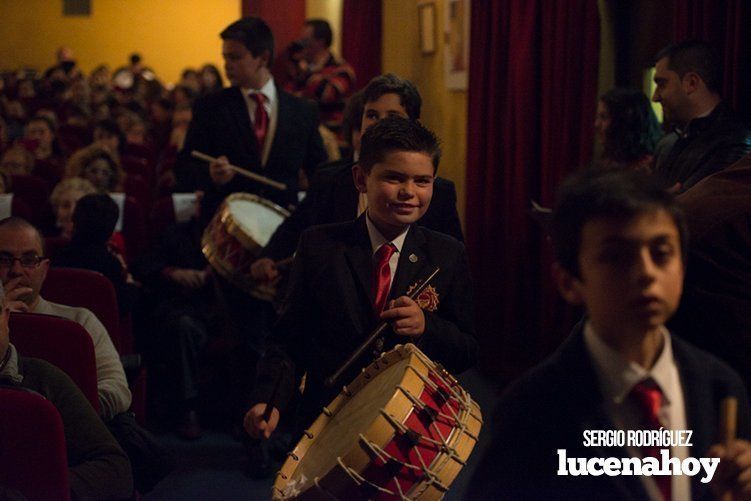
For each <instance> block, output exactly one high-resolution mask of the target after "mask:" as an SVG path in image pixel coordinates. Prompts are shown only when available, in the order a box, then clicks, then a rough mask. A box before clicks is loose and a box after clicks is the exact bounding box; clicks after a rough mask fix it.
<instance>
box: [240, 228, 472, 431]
mask: <svg viewBox="0 0 751 501" xmlns="http://www.w3.org/2000/svg"><path fill="white" fill-rule="evenodd" d="M372 255H373V251H372V247H371V243H370V237H369V235H368V231H367V227H366V223H365V216H364V215H363V216H361V217H360V218H358V219H357V220H355V221H350V222H346V223H339V224H332V225H326V226H317V227H314V228H311V229H309V230H307V231H305V232H304V233H303V235H302V238H301V240H300V246H299V248H298V251H297V255H296V257H295V261H294V265H293V269H292V276H291V283H290V292H289V294H288V296H287V300H286V301H285V306H284V310H283V312H282V315H281V318H280V320H279V322H278V323H277V325H276V326H275V329H274V334H273V336H272V339H270V340H269V342H268V343H267V350H266V353H265V355H264V358H263V359H262V361H261V363H260V364H259V373H258V381H257V382H258V388H257V389H256V392H255V394H254V398H253V401H254V402H265V401H267V399H268V398H269V395H270V393H271V389H272V387H273V385H274V382H275V381H276V377H277V375H279V374H280V372H281V373H282V374H284V377H285V379H284V380H283V381H284V382H283V384H282V386H281V388H282V390H280V400H279V402H280V403H279V407H280V408H281V409H282V410H284V408H285V407H286V404H287V402H289V400H290V399H291V397H292V395H293V391H294V388H296V385H294V383H293V379H294V378H293V375H294V371H295V370H297V372H298V373H300V374H301V373H302V371H307V378H306V383H305V393H304V395H303V401H302V409H301V425H303V426H304V425H308V424H310V420H311V419H312V418H314V417H315V416H316V415H317V414H318V413H319V412H320V411H321V407H322V406H323V405H326V404H327V403H328V402H329V401H330V399H331V398H333V397H334V396H335V395H336V394H337V393H338V392H339V390H340V389H341V386H342V385H343V384H347V383H348V382H350V381H351V380H352V379H353V378H354V376H355V375H357V374H358V373H359V371H360V369H361V368H362V367H364V366H365V365H367V364H368V363H369V362H370V361H372V360H373V354H372V353H368V354H366V355H364V356H363V357H362V359H361V360H359V361H358V362H357V363H355V364H354V365H353V367H352V368H351V369H350V370H349V371H348V372H347V373H345V374H344V376H343V377H342V378H341V380H340V381H339V383H338V384H337V385H336V386H335V387H334V388H331V389H330V388H324V385H323V382H324V380H325V379H326V378H327V377H329V376H330V375H331V374H332V373H333V372H334V371H335V370H336V369H337V368H338V367H339V366H340V365H341V364H342V363H343V362H344V360H346V358H347V357H348V356H349V355H350V353H352V352H353V351H354V350H355V348H356V347H357V346H358V345H359V344H360V343H361V342H362V341H363V340H364V339H365V338H366V337H367V335H368V334H369V333H370V332H371V331H372V329H373V328H374V327H375V325H376V324H377V320H376V319H375V316H374V314H373V306H372V305H373V298H372V291H371V275H372V267H373V264H372V263H373V259H372ZM436 266H440V268H441V271H440V272H439V273H438V275H437V276H436V277H435V279H434V280H433V281H432V282H431V285H432V286H433V287H434V288H435V290H436V292H437V294H438V300H439V304H438V309H437V310H436V311H434V312H427V311H426V312H425V333H424V334H423V336H421V337H420V338H419V339H417V340H415V339H414V338H408V337H404V336H396V335H394V334H393V333H392V332H390V331H389V334H387V335H386V338H385V340H384V341H385V342H384V351H386V350H389V349H391V348H392V347H393V346H394V345H395V344H397V343H407V342H414V343H415V344H416V345H417V346H418V347H419V348H420V349H421V350H422V351H423V352H425V354H426V355H427V356H428V357H430V358H431V359H432V360H433V361H435V362H439V363H441V364H443V366H444V367H446V369H447V370H449V371H451V372H453V373H458V372H461V371H464V370H466V369H468V368H470V367H471V366H472V365H474V363H475V360H476V358H477V341H476V340H475V336H474V326H473V321H472V295H471V284H470V280H469V268H468V264H467V257H466V253H465V251H464V246H463V245H462V244H461V243H460V242H458V241H456V240H455V239H453V238H451V237H449V236H446V235H443V234H441V233H438V232H435V231H431V230H428V229H425V228H421V227H418V226H414V225H413V226H412V227H411V228H410V230H409V232H408V233H407V236H406V239H405V242H404V246H403V248H402V251H401V253H400V255H399V264H398V267H397V270H396V276H395V277H394V285H393V287H392V288H391V295H390V298H392V299H393V298H396V297H398V296H401V295H404V294H405V292H406V290H407V289H408V288H409V287H410V286H411V285H413V284H415V283H416V282H417V281H418V280H422V279H424V278H425V277H427V276H428V275H429V274H430V273H431V272H432V271H433V270H434V269H435V267H436ZM283 362H284V363H286V364H289V365H287V366H286V370H282V367H283ZM293 364H294V365H293ZM293 367H294V369H293Z"/></svg>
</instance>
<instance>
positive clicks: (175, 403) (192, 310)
mask: <svg viewBox="0 0 751 501" xmlns="http://www.w3.org/2000/svg"><path fill="white" fill-rule="evenodd" d="M199 206H200V205H199V204H197V207H199ZM202 235H203V230H202V228H201V225H200V224H199V221H198V218H197V216H195V217H193V218H191V219H190V220H189V221H187V222H184V223H176V224H173V225H171V226H168V227H167V228H166V229H165V230H164V231H163V232H162V234H161V235H159V237H158V238H157V239H155V241H154V245H153V246H152V247H151V249H150V250H148V251H147V252H146V253H145V255H144V256H142V257H141V259H139V261H138V262H137V263H136V264H135V265H134V269H133V270H134V274H135V275H136V277H137V278H138V280H139V281H140V282H142V283H143V286H144V290H145V293H146V294H148V298H147V301H148V303H149V304H151V305H153V314H152V318H153V320H152V321H151V322H150V323H149V324H150V326H151V332H150V334H149V345H150V347H149V350H148V351H149V352H150V353H152V356H153V358H154V359H155V361H156V362H157V363H158V364H160V365H161V366H162V367H163V369H164V371H163V372H164V376H165V377H164V380H165V384H164V386H165V387H166V388H165V390H166V392H165V393H166V394H163V395H162V399H163V400H164V401H166V402H168V403H169V404H170V406H171V408H173V409H176V414H177V434H178V436H180V437H181V438H185V439H195V438H199V437H200V436H201V433H202V430H201V425H200V421H199V415H198V412H197V411H198V399H199V396H200V384H199V379H198V370H199V368H200V367H201V366H202V362H203V350H204V347H205V345H206V342H207V341H208V340H209V337H210V335H211V334H213V335H216V334H217V333H218V332H219V331H220V330H221V329H217V326H220V325H222V322H221V319H220V318H219V314H218V311H217V310H218V308H217V304H216V297H215V294H214V287H213V284H212V282H211V280H212V276H211V273H210V272H209V269H208V263H207V262H206V258H205V257H204V255H203V253H202V252H201V237H202Z"/></svg>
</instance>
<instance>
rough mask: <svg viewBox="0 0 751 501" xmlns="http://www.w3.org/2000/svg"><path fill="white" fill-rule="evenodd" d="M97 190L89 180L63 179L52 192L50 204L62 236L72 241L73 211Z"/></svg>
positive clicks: (77, 178) (78, 178)
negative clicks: (85, 197)
mask: <svg viewBox="0 0 751 501" xmlns="http://www.w3.org/2000/svg"><path fill="white" fill-rule="evenodd" d="M96 192H97V189H96V188H95V187H94V185H93V184H91V181H89V180H88V179H83V178H80V177H71V178H68V179H63V180H62V181H60V182H59V183H57V186H55V188H54V189H53V190H52V194H51V195H50V202H51V204H52V211H53V212H54V214H55V224H56V226H57V228H58V229H59V230H60V236H61V237H63V238H67V239H68V240H70V239H71V237H72V236H73V211H74V210H75V208H76V203H77V202H78V201H79V200H80V199H81V197H83V196H85V195H89V194H91V193H96Z"/></svg>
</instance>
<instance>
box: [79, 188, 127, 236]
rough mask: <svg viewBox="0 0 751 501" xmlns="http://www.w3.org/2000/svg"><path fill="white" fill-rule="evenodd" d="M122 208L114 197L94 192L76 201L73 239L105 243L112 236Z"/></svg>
mask: <svg viewBox="0 0 751 501" xmlns="http://www.w3.org/2000/svg"><path fill="white" fill-rule="evenodd" d="M119 215H120V209H118V207H117V204H116V203H115V201H114V200H112V197H110V196H109V195H106V194H103V193H102V194H99V193H93V194H90V195H85V196H83V197H81V199H80V200H79V201H78V202H76V208H75V210H74V211H73V239H74V240H76V241H78V242H84V243H90V244H104V243H106V242H107V241H108V240H109V239H110V237H111V236H112V232H113V231H115V225H116V224H117V218H118V217H119Z"/></svg>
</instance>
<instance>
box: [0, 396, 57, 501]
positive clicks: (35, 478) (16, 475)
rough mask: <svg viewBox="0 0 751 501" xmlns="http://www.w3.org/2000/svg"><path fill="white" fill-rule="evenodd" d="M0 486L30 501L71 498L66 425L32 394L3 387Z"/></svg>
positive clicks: (47, 405)
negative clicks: (18, 493) (14, 491)
mask: <svg viewBox="0 0 751 501" xmlns="http://www.w3.org/2000/svg"><path fill="white" fill-rule="evenodd" d="M0 444H1V445H0V485H2V486H3V487H5V488H7V489H12V490H16V491H19V492H20V493H21V494H22V495H23V496H25V497H26V499H28V500H29V501H42V500H48V499H58V500H64V501H67V500H69V499H70V485H69V483H68V458H67V454H66V452H65V435H64V433H63V423H62V420H61V419H60V414H59V413H58V412H57V409H56V408H55V406H54V405H52V404H51V403H50V402H49V401H47V400H46V399H45V398H43V397H41V396H39V395H37V394H35V393H31V392H27V391H23V390H16V389H7V388H0Z"/></svg>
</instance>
